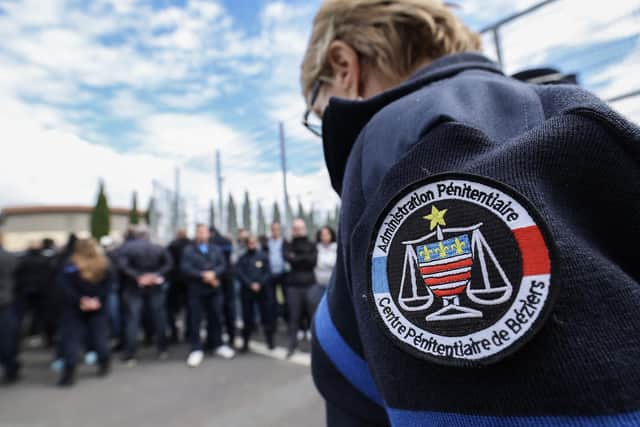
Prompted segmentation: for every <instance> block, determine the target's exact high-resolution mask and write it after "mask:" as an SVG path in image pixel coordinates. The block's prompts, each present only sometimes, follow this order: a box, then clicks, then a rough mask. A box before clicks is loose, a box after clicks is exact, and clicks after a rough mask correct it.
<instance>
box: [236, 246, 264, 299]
mask: <svg viewBox="0 0 640 427" xmlns="http://www.w3.org/2000/svg"><path fill="white" fill-rule="evenodd" d="M235 271H236V278H237V279H238V281H239V282H240V285H242V288H243V289H249V287H250V286H251V284H252V283H254V282H257V283H260V285H262V288H264V287H265V286H267V284H268V283H269V280H270V277H271V274H270V270H269V257H268V256H267V255H266V254H265V253H264V252H262V251H259V250H256V251H253V252H249V251H247V252H246V253H245V254H244V255H242V256H241V257H240V259H239V260H238V263H237V264H236V270H235Z"/></svg>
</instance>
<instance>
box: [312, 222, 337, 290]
mask: <svg viewBox="0 0 640 427" xmlns="http://www.w3.org/2000/svg"><path fill="white" fill-rule="evenodd" d="M317 241H318V243H317V248H318V262H317V263H316V268H315V274H316V281H317V282H318V285H320V287H321V288H322V292H321V293H322V294H324V290H325V289H326V288H327V286H328V285H329V280H330V279H331V274H332V273H333V267H335V265H336V256H337V248H338V246H337V245H336V233H335V231H333V229H332V228H331V227H329V226H324V227H322V228H321V229H320V230H318V235H317ZM320 297H322V295H320ZM318 301H319V300H318Z"/></svg>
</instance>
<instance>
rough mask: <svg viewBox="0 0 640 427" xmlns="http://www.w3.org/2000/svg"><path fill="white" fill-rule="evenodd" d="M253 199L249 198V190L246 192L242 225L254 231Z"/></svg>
mask: <svg viewBox="0 0 640 427" xmlns="http://www.w3.org/2000/svg"><path fill="white" fill-rule="evenodd" d="M251 225H252V224H251V200H249V192H248V191H245V192H244V202H243V203H242V227H244V228H245V229H246V230H248V231H249V232H250V233H251V232H252V226H251Z"/></svg>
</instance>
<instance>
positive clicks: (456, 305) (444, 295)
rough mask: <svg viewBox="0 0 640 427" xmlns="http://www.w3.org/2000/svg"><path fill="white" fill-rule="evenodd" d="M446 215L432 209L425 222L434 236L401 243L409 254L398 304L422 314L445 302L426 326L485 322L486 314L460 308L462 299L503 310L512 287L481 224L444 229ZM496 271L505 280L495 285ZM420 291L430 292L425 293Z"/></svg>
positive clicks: (404, 268) (430, 317)
mask: <svg viewBox="0 0 640 427" xmlns="http://www.w3.org/2000/svg"><path fill="white" fill-rule="evenodd" d="M446 213H447V209H442V210H439V209H438V208H437V207H436V206H435V205H432V207H431V213H430V214H429V215H426V216H424V217H423V219H425V220H427V221H429V233H428V234H426V235H424V236H422V237H419V238H417V239H414V240H408V241H404V242H402V244H403V245H404V248H405V254H404V264H403V271H402V280H401V283H400V290H399V293H398V304H399V305H400V307H402V309H404V310H406V311H422V310H427V309H429V308H430V307H431V306H432V305H433V304H434V302H435V299H436V298H440V299H442V304H443V306H442V308H440V309H438V310H437V311H435V312H433V313H430V314H429V315H427V316H426V321H427V322H435V321H442V320H455V319H465V318H482V316H483V314H482V311H480V310H477V309H474V308H471V307H465V306H463V305H461V303H460V296H461V295H463V294H466V296H467V297H468V299H469V300H470V301H472V302H473V303H475V304H478V305H480V306H492V305H498V304H502V303H504V302H506V301H508V300H509V298H511V294H512V293H513V285H512V284H511V282H510V281H509V278H508V277H507V275H506V274H505V271H504V269H503V268H502V266H501V265H500V262H499V261H498V259H497V258H496V255H495V253H494V252H493V250H492V249H491V246H490V245H489V243H488V242H487V240H486V239H485V237H484V236H483V234H482V231H481V228H482V223H477V224H473V225H471V226H468V227H450V228H445V227H446V222H445V218H444V217H445V214H446ZM475 263H478V264H479V267H480V277H479V278H478V280H476V279H475V278H473V279H474V280H472V270H473V266H474V264H475ZM491 265H492V266H493V268H494V269H495V270H496V271H497V273H498V276H499V278H500V280H499V281H495V280H494V282H493V283H492V281H491V280H490V274H489V266H491ZM475 271H477V268H476V270H475ZM418 278H419V279H421V282H419V281H418V280H417V279H418ZM494 278H495V275H494ZM496 282H497V283H496ZM472 284H473V285H474V286H472ZM478 285H481V286H478ZM419 286H420V287H426V293H425V292H424V288H422V289H419Z"/></svg>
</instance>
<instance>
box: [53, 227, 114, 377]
mask: <svg viewBox="0 0 640 427" xmlns="http://www.w3.org/2000/svg"><path fill="white" fill-rule="evenodd" d="M58 280H59V283H58V286H60V288H61V289H62V291H63V292H64V295H65V306H64V310H63V316H62V321H61V325H60V330H61V334H62V348H63V358H64V370H63V372H62V375H61V377H60V380H59V381H58V385H59V386H71V385H73V383H74V381H75V371H76V365H77V361H78V352H79V351H80V349H81V348H82V347H84V346H85V343H90V344H91V349H92V350H94V351H95V352H96V353H97V354H98V375H100V376H105V375H107V374H108V373H109V361H110V352H109V345H108V337H109V324H108V313H107V297H108V295H109V290H110V288H111V283H112V281H113V277H112V274H111V272H110V270H109V260H108V258H107V257H106V256H105V255H104V254H103V253H102V249H101V248H100V247H99V246H98V244H97V243H96V242H95V241H94V240H92V239H79V240H78V241H77V242H76V245H75V249H74V253H73V255H72V256H71V258H70V260H69V263H68V264H67V265H66V266H65V267H64V269H63V271H62V273H61V274H60V276H59V279H58Z"/></svg>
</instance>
